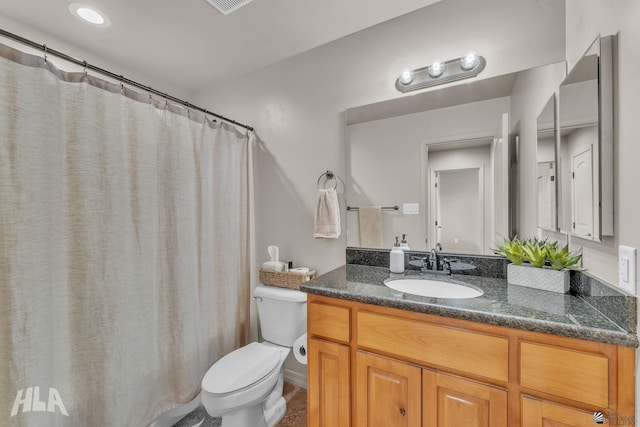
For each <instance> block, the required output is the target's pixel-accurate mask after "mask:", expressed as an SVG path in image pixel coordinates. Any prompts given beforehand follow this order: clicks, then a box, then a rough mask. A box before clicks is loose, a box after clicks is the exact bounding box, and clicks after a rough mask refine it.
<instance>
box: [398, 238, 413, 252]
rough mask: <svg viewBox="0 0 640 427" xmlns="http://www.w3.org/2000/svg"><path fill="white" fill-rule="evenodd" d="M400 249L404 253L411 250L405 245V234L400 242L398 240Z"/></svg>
mask: <svg viewBox="0 0 640 427" xmlns="http://www.w3.org/2000/svg"><path fill="white" fill-rule="evenodd" d="M400 249H402V250H403V251H405V252H407V251H410V250H411V248H410V247H409V245H408V244H407V235H406V234H403V235H402V240H400Z"/></svg>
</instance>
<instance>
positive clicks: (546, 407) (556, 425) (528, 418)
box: [522, 397, 597, 427]
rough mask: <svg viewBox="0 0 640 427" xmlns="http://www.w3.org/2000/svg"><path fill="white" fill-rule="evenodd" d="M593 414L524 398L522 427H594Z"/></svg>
mask: <svg viewBox="0 0 640 427" xmlns="http://www.w3.org/2000/svg"><path fill="white" fill-rule="evenodd" d="M594 425H597V424H596V422H595V421H594V414H593V412H586V411H581V410H579V409H575V408H570V407H568V406H561V405H557V404H554V403H549V402H544V401H542V400H537V399H531V398H528V397H523V398H522V427H593V426H594Z"/></svg>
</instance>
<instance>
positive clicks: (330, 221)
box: [313, 188, 340, 239]
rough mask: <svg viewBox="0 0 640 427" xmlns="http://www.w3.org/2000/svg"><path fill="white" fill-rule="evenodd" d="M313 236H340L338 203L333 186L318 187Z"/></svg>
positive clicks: (329, 237) (332, 237)
mask: <svg viewBox="0 0 640 427" xmlns="http://www.w3.org/2000/svg"><path fill="white" fill-rule="evenodd" d="M313 237H315V238H316V239H317V238H324V239H337V238H338V237H340V205H338V193H337V192H336V190H335V188H320V189H318V199H317V202H316V213H315V216H314V227H313Z"/></svg>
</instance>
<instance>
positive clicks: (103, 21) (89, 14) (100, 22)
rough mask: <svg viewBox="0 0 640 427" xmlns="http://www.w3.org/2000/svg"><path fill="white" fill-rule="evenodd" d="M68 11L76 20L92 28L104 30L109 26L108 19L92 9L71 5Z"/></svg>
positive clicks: (75, 4) (76, 4)
mask: <svg viewBox="0 0 640 427" xmlns="http://www.w3.org/2000/svg"><path fill="white" fill-rule="evenodd" d="M69 11H70V12H71V14H72V15H73V16H75V17H76V18H78V19H80V20H81V21H83V22H85V23H88V24H91V25H93V26H96V27H103V28H106V27H108V26H110V25H111V21H110V20H109V17H108V16H107V15H105V14H104V13H103V12H101V11H99V10H98V9H96V8H94V7H91V6H87V5H85V4H81V3H72V4H70V5H69Z"/></svg>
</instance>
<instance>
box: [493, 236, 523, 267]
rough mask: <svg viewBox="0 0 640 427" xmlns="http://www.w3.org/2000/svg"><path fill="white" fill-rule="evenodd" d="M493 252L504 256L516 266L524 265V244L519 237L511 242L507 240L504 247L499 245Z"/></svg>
mask: <svg viewBox="0 0 640 427" xmlns="http://www.w3.org/2000/svg"><path fill="white" fill-rule="evenodd" d="M493 252H495V253H496V254H498V255H502V256H503V257H505V258H506V259H508V260H509V261H511V262H512V263H514V264H515V265H522V262H523V261H524V251H523V250H522V242H521V241H520V240H519V239H518V238H517V237H514V238H513V239H511V240H509V239H506V238H505V239H504V243H503V244H502V245H498V247H497V248H496V249H494V250H493Z"/></svg>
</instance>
